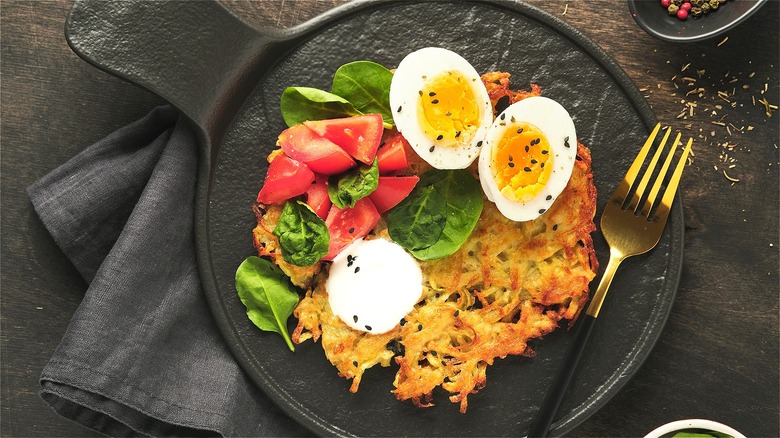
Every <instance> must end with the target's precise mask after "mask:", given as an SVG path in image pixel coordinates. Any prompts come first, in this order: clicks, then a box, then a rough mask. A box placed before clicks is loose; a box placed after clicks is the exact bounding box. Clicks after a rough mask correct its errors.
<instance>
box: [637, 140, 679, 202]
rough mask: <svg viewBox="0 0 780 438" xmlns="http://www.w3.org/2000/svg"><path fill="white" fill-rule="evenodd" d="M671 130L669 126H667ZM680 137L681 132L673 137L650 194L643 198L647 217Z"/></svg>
mask: <svg viewBox="0 0 780 438" xmlns="http://www.w3.org/2000/svg"><path fill="white" fill-rule="evenodd" d="M669 130H670V131H671V128H669ZM680 137H682V134H681V133H677V138H675V139H674V142H673V143H672V148H671V149H669V153H668V154H667V155H666V160H665V161H664V164H663V166H662V167H661V171H660V172H658V177H657V178H656V179H655V183H654V184H653V188H652V189H650V194H649V195H647V199H646V200H645V205H644V207H643V210H642V211H643V212H645V214H644V215H643V216H645V217H649V216H650V210H652V209H653V205H654V204H655V197H656V196H658V191H659V190H661V184H663V182H664V178H665V177H666V172H667V170H669V164H671V162H672V158H673V157H674V152H675V151H676V150H677V145H679V144H680Z"/></svg>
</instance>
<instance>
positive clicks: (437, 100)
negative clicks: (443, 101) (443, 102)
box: [431, 99, 439, 105]
mask: <svg viewBox="0 0 780 438" xmlns="http://www.w3.org/2000/svg"><path fill="white" fill-rule="evenodd" d="M431 103H432V104H434V105H436V104H437V103H439V99H433V100H432V101H431Z"/></svg>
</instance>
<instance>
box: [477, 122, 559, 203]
mask: <svg viewBox="0 0 780 438" xmlns="http://www.w3.org/2000/svg"><path fill="white" fill-rule="evenodd" d="M492 151H493V152H492V156H491V157H490V158H491V170H492V172H493V177H494V178H495V181H496V184H497V185H498V188H499V190H500V191H501V193H502V194H503V195H504V196H505V197H506V198H507V199H510V200H512V201H514V202H528V201H530V200H531V199H533V198H534V197H535V196H536V195H537V194H539V192H540V191H541V190H542V188H543V187H544V186H545V184H547V181H548V180H549V179H550V173H551V172H552V164H553V157H552V154H551V153H550V143H549V142H548V141H547V138H546V137H545V136H544V134H543V133H542V131H541V130H539V128H537V127H536V126H534V125H532V124H530V123H526V122H515V123H512V124H511V126H508V127H507V129H506V131H505V132H504V135H503V136H501V139H500V140H499V141H498V144H496V145H494V146H493V148H492Z"/></svg>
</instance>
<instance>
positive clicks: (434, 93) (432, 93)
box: [428, 91, 436, 97]
mask: <svg viewBox="0 0 780 438" xmlns="http://www.w3.org/2000/svg"><path fill="white" fill-rule="evenodd" d="M435 95H436V92H435V91H431V92H430V93H428V96H431V97H433V96H435Z"/></svg>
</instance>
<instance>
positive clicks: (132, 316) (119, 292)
mask: <svg viewBox="0 0 780 438" xmlns="http://www.w3.org/2000/svg"><path fill="white" fill-rule="evenodd" d="M196 167H197V142H196V139H195V136H194V134H193V132H192V130H191V129H190V127H189V126H188V125H187V123H186V122H184V120H182V119H181V118H180V117H179V115H178V113H177V112H176V111H175V110H174V109H172V108H170V107H160V108H157V109H155V110H154V111H152V112H151V113H150V114H149V115H148V116H146V117H145V118H143V119H142V120H139V121H137V122H135V123H133V124H131V125H128V126H126V127H124V128H122V129H120V130H118V131H116V132H114V133H113V134H111V135H109V136H108V137H106V138H104V139H103V140H100V141H99V142H97V143H96V144H94V145H92V146H90V147H89V148H88V149H86V150H84V151H83V152H82V153H80V154H79V155H77V156H76V157H74V158H73V159H71V160H70V161H68V162H67V163H65V164H64V165H62V166H61V167H59V168H57V169H56V170H54V171H53V172H51V173H50V174H48V175H47V176H45V177H44V178H42V179H41V180H39V181H37V182H36V183H34V184H33V185H31V186H30V187H29V188H28V193H29V195H30V198H31V200H32V203H33V205H34V207H35V210H36V211H37V213H38V215H39V216H40V218H41V220H42V221H43V223H44V225H45V226H46V227H47V229H48V230H49V232H50V233H51V235H52V236H53V237H54V240H55V241H56V242H57V244H58V245H59V246H60V247H61V248H62V250H63V251H64V253H65V254H66V255H67V256H68V257H69V258H70V260H71V261H72V262H73V264H74V265H75V266H76V268H77V269H78V270H79V272H80V273H81V274H82V275H83V276H84V278H85V279H86V280H87V282H88V283H89V288H88V290H87V292H86V294H85V295H84V299H83V301H82V302H81V304H80V306H79V308H78V310H77V311H76V313H75V315H74V316H73V319H72V320H71V322H70V325H69V327H68V330H67V332H66V333H65V336H64V337H63V339H62V342H61V343H60V345H59V347H58V348H57V350H56V351H55V353H54V355H53V357H52V358H51V360H50V361H49V363H48V364H47V365H46V367H45V368H44V370H43V372H42V375H41V379H40V381H41V386H42V390H41V396H42V397H43V399H44V400H46V402H48V403H49V404H50V405H51V406H52V407H53V408H54V410H55V411H57V412H58V413H60V414H61V415H63V416H65V417H67V418H69V419H71V420H74V421H76V422H78V423H80V424H82V425H84V426H87V427H89V428H92V429H94V430H96V431H99V432H102V433H104V434H107V435H111V436H129V435H139V434H141V435H152V436H161V435H182V436H196V435H215V434H216V435H223V436H301V435H307V434H308V433H307V432H306V431H305V430H304V429H302V428H301V427H300V426H299V425H297V424H296V423H295V422H293V421H292V420H291V419H290V418H289V417H288V416H286V415H285V414H284V413H282V412H281V411H280V410H279V409H278V408H277V407H276V406H275V405H274V404H273V403H272V402H271V401H270V400H269V399H268V398H267V397H265V395H264V394H262V393H261V392H260V391H259V390H258V389H257V387H256V386H255V385H254V384H253V383H252V382H251V381H250V380H249V379H248V378H247V376H246V375H245V374H244V373H243V372H242V371H241V369H240V368H239V366H238V365H237V363H236V361H235V360H234V358H233V357H232V356H231V354H230V352H229V351H228V349H227V346H226V345H225V343H224V341H223V339H222V338H221V336H220V334H219V332H218V331H217V327H216V325H215V323H214V320H213V317H212V315H211V313H210V311H209V309H208V307H207V304H206V301H205V296H204V294H203V292H202V289H201V286H200V280H199V277H198V270H197V265H196V261H195V247H194V240H193V212H194V191H195V174H196Z"/></svg>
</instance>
